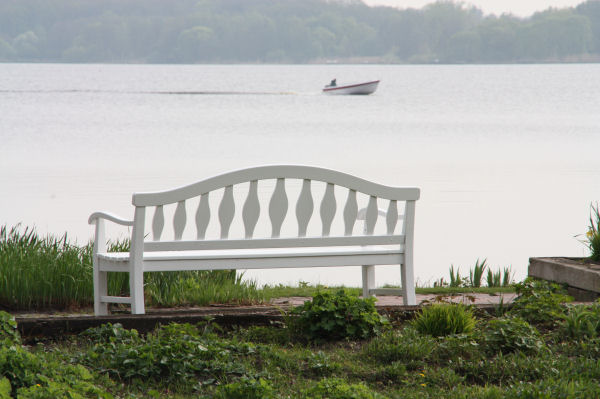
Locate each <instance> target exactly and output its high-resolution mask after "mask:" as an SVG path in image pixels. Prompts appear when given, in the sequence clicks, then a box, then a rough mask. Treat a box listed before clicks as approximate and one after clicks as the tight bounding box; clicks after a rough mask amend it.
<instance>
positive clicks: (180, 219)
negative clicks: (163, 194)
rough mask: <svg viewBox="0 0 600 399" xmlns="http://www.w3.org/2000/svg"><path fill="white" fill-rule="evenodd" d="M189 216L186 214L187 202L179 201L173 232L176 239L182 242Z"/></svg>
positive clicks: (174, 216) (174, 217)
mask: <svg viewBox="0 0 600 399" xmlns="http://www.w3.org/2000/svg"><path fill="white" fill-rule="evenodd" d="M186 219H187V215H186V213H185V201H179V202H178V203H177V208H176V209H175V215H173V231H174V232H175V239H176V240H181V237H182V236H183V230H184V229H185V224H186V222H187V220H186Z"/></svg>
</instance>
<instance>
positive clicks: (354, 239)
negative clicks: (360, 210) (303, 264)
mask: <svg viewBox="0 0 600 399" xmlns="http://www.w3.org/2000/svg"><path fill="white" fill-rule="evenodd" d="M404 240H405V239H404V236H403V235H392V236H388V235H374V236H350V237H302V238H259V239H252V240H204V241H147V242H145V243H144V251H193V250H206V249H235V248H240V249H250V248H286V247H328V246H351V245H394V244H398V245H400V244H404Z"/></svg>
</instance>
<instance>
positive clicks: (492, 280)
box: [486, 266, 514, 287]
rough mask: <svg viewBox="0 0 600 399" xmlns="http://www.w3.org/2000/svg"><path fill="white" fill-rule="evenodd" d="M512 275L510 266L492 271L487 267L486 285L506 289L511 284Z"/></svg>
mask: <svg viewBox="0 0 600 399" xmlns="http://www.w3.org/2000/svg"><path fill="white" fill-rule="evenodd" d="M513 276H514V273H513V271H512V268H511V267H510V266H507V267H505V268H504V269H502V270H500V269H498V270H496V271H492V269H491V268H490V267H488V272H487V279H486V281H487V285H488V287H508V286H509V285H511V284H512V283H513Z"/></svg>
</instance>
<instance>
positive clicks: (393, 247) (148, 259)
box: [89, 165, 420, 315]
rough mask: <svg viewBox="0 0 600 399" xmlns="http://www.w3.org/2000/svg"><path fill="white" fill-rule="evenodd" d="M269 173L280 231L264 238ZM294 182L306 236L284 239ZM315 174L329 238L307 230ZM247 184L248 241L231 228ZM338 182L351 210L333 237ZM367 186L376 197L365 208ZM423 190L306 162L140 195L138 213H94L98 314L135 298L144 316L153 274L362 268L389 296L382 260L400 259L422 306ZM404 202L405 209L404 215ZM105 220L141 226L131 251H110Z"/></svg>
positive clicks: (409, 299)
mask: <svg viewBox="0 0 600 399" xmlns="http://www.w3.org/2000/svg"><path fill="white" fill-rule="evenodd" d="M265 180H270V184H271V186H273V185H274V189H273V191H272V194H271V193H270V190H269V195H270V200H269V205H268V208H269V209H268V216H269V220H270V229H271V234H270V237H268V236H267V237H266V238H255V237H254V230H255V228H256V226H257V221H258V220H259V216H260V208H261V206H260V201H259V196H260V194H262V193H263V192H264V191H265V190H259V189H258V187H259V186H261V188H262V185H263V184H265V185H266V184H267V183H265V182H263V181H265ZM259 181H260V183H259ZM286 181H293V182H295V183H296V184H297V186H296V187H297V188H298V189H299V195H298V197H297V201H296V206H295V209H296V220H297V223H294V225H297V234H296V233H294V235H293V236H292V237H281V228H282V225H283V223H284V219H285V216H286V214H287V213H288V212H287V211H288V195H287V193H286ZM313 181H316V182H323V183H316V184H315V185H314V186H316V185H317V184H320V185H321V186H320V187H321V189H323V195H322V200H321V203H320V212H319V214H320V219H321V227H322V228H321V234H320V235H317V236H307V226H308V225H309V221H310V219H311V216H312V214H313V209H314V202H313V194H312V191H311V186H312V185H313V184H312V182H313ZM240 185H241V186H242V187H247V188H244V190H243V191H244V192H245V191H246V190H248V194H247V195H246V196H245V200H244V204H243V207H242V220H243V224H244V238H239V239H234V238H229V230H230V226H231V224H232V221H233V220H234V214H235V211H236V205H235V197H236V196H234V186H236V187H238V188H237V190H236V193H237V192H238V191H240V189H239V186H240ZM300 185H301V188H300ZM335 186H338V187H337V188H335ZM221 189H222V190H221ZM336 189H337V191H338V192H339V191H340V190H342V193H343V194H345V198H346V199H345V205H344V208H343V212H342V214H341V215H339V214H338V215H339V218H338V220H339V224H340V225H341V224H342V220H343V233H342V232H340V234H331V227H332V223H333V221H334V217H335V215H336V209H337V202H336V199H335V190H336ZM214 191H222V196H221V198H220V203H219V206H218V212H217V213H218V223H219V224H220V237H215V239H210V238H208V237H207V234H206V233H207V228H208V227H209V222H210V221H211V210H210V205H209V194H210V193H211V192H214ZM357 193H359V196H360V198H361V199H364V201H363V202H365V203H366V206H365V207H364V208H363V209H360V210H359V208H358V201H357ZM419 194H420V191H419V189H418V188H410V187H388V186H384V185H380V184H376V183H373V182H370V181H367V180H364V179H360V178H357V177H354V176H351V175H348V174H345V173H341V172H336V171H333V170H329V169H323V168H317V167H311V166H297V165H273V166H260V167H255V168H249V169H243V170H238V171H234V172H230V173H225V174H223V175H219V176H216V177H212V178H209V179H206V180H203V181H200V182H197V183H194V184H191V185H188V186H184V187H179V188H176V189H173V190H168V191H161V192H155V193H137V194H133V200H132V202H133V205H134V206H135V212H134V217H133V220H125V219H123V218H120V217H117V216H115V215H112V214H110V213H105V212H96V213H93V214H92V215H91V216H90V218H89V223H90V224H94V223H95V224H96V232H95V241H94V250H93V263H94V312H95V314H96V315H105V314H107V313H108V307H107V305H108V303H127V304H130V305H131V313H133V314H143V313H144V312H145V310H144V272H156V271H179V270H221V269H272V268H290V267H294V268H299V267H302V268H305V267H324V266H325V267H327V266H362V281H363V295H364V296H368V295H374V294H377V295H380V294H385V292H383V290H381V289H380V290H375V289H374V284H375V283H374V280H375V269H374V265H394V264H397V265H400V266H401V268H400V274H401V282H402V289H401V290H395V291H394V292H392V293H393V294H401V295H402V296H403V301H404V304H405V305H415V304H416V302H415V301H416V299H415V289H414V277H413V236H414V217H415V201H416V200H417V199H419ZM378 199H380V200H384V202H386V203H387V205H388V206H387V208H385V207H384V209H385V210H382V209H379V208H378V204H377V203H378ZM186 201H187V202H188V204H189V205H188V206H190V207H193V208H194V209H195V217H194V218H193V220H194V222H195V229H194V228H193V227H192V226H189V227H188V231H189V230H195V239H183V232H184V229H185V228H186V222H187V220H188V217H187V215H186V213H187V211H186V208H187V207H186ZM169 204H172V205H171V206H172V207H173V208H175V210H174V212H173V221H172V226H173V233H174V237H173V239H170V240H161V235H162V233H163V229H164V225H165V222H164V220H165V213H164V211H163V207H164V206H167V205H169ZM175 204H176V205H175ZM147 207H154V208H155V210H154V215H153V218H152V222H151V231H152V237H150V234H149V233H148V234H147V233H146V208H147ZM399 207H400V209H401V210H402V211H403V212H401V213H399V212H398V209H399ZM402 208H403V209H402ZM382 215H383V217H384V219H385V231H386V232H385V234H374V232H375V225H376V223H377V220H378V219H379V216H382ZM340 219H341V220H340ZM360 219H362V220H364V228H363V229H360V227H359V228H358V229H357V228H355V224H356V221H357V220H360ZM105 220H109V221H112V222H114V223H117V224H120V225H123V226H132V229H131V249H130V251H129V252H117V253H115V252H107V250H106V238H105V224H104V221H105ZM398 220H401V223H400V227H399V228H398V230H400V232H399V233H395V231H396V229H397V224H398ZM214 223H216V221H214V222H213V224H214ZM289 223H291V222H289V221H288V224H289ZM211 226H212V225H211ZM240 229H241V226H240ZM378 229H379V230H381V228H378ZM149 230H150V229H149ZM294 230H296V229H295V228H294ZM340 230H341V229H340ZM354 230H359V234H355V232H354ZM107 272H126V273H129V288H130V296H129V297H117V296H109V295H108V292H107ZM398 291H399V292H398Z"/></svg>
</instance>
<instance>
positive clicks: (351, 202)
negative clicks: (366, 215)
mask: <svg viewBox="0 0 600 399" xmlns="http://www.w3.org/2000/svg"><path fill="white" fill-rule="evenodd" d="M357 216H358V202H357V201H356V190H348V198H347V199H346V206H344V235H345V236H351V235H352V232H353V230H354V224H355V223H356V217H357Z"/></svg>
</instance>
